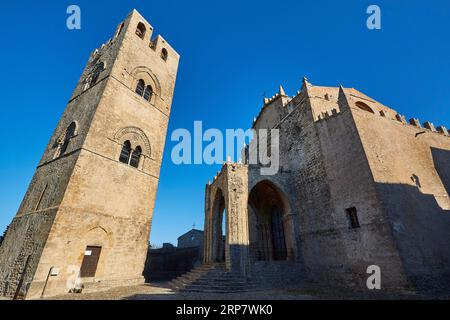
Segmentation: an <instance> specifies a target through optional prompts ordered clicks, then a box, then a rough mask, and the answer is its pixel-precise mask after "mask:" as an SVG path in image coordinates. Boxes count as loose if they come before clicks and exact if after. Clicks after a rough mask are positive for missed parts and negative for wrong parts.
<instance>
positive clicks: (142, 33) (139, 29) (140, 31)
mask: <svg viewBox="0 0 450 320" xmlns="http://www.w3.org/2000/svg"><path fill="white" fill-rule="evenodd" d="M145 32H146V28H145V25H144V24H143V23H142V22H139V24H138V26H137V28H136V35H137V36H138V37H139V38H141V39H144V37H145Z"/></svg>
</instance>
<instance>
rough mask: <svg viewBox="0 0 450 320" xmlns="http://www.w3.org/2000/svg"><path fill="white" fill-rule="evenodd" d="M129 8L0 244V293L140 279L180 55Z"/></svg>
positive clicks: (26, 294)
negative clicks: (128, 12)
mask: <svg viewBox="0 0 450 320" xmlns="http://www.w3.org/2000/svg"><path fill="white" fill-rule="evenodd" d="M152 33H153V28H152V26H151V25H150V24H149V23H148V22H147V21H146V20H145V19H144V18H143V17H142V16H141V15H140V14H139V13H138V12H137V11H133V12H131V13H130V14H129V16H128V17H127V18H126V19H125V20H124V21H123V22H122V23H121V24H120V25H119V26H118V28H117V30H116V32H115V34H114V37H113V38H111V39H110V40H109V41H107V42H106V43H105V44H103V45H102V46H101V47H100V48H98V49H96V50H95V51H94V52H93V53H92V54H91V56H90V58H89V61H88V63H87V66H86V68H85V70H84V71H83V74H82V75H81V78H80V80H79V82H78V84H77V86H76V88H75V91H74V93H73V95H72V97H71V98H70V101H69V103H68V105H67V107H66V109H65V111H64V113H63V115H62V117H61V119H60V121H59V123H58V126H57V127H56V130H55V132H54V133H53V136H52V138H51V140H50V142H49V144H48V145H47V147H46V149H45V152H44V155H43V156H42V159H41V161H40V162H39V164H38V166H37V169H36V172H35V174H34V176H33V179H32V181H31V183H30V186H29V188H28V191H27V193H26V194H25V197H24V199H23V201H22V204H21V206H20V208H19V210H18V212H17V215H16V216H15V218H14V219H13V221H12V223H11V225H10V228H9V231H8V233H7V235H6V238H5V240H4V242H3V245H2V246H1V247H0V295H3V296H7V297H14V296H15V297H22V298H27V299H32V298H39V297H41V296H52V295H56V294H64V293H67V292H69V291H70V290H71V289H73V288H75V287H79V286H80V282H81V283H82V284H83V285H84V286H85V288H90V289H92V290H95V288H96V286H98V285H99V283H101V284H102V286H116V285H123V284H132V283H136V282H142V281H143V277H142V271H143V268H144V263H145V258H146V253H147V245H148V238H149V234H150V227H151V222H152V215H153V207H154V203H155V196H156V191H157V187H158V181H159V173H160V167H161V161H162V157H163V151H164V143H165V138H166V132H167V126H168V121H169V115H170V109H171V104H172V97H173V92H174V86H175V79H176V74H177V68H178V61H179V55H178V54H177V53H176V52H175V50H174V49H172V47H171V46H170V45H169V44H168V43H167V42H166V41H165V40H164V39H163V38H162V37H161V36H159V35H158V36H156V37H152Z"/></svg>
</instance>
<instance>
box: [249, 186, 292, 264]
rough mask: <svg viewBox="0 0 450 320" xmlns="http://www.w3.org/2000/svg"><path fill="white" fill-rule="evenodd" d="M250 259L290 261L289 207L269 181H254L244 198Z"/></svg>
mask: <svg viewBox="0 0 450 320" xmlns="http://www.w3.org/2000/svg"><path fill="white" fill-rule="evenodd" d="M248 214H249V240H250V258H251V260H252V261H274V260H291V259H292V258H294V257H293V255H294V252H295V247H296V246H295V243H294V241H293V237H292V236H290V232H291V230H292V226H290V224H291V223H292V219H289V218H288V217H289V216H290V215H291V206H290V203H289V201H288V199H287V197H286V196H285V194H284V193H283V192H282V191H281V190H280V189H279V188H278V187H277V186H276V185H275V184H274V183H272V182H270V181H268V180H264V181H261V182H258V183H257V184H256V185H255V186H254V187H253V188H252V189H251V191H250V194H249V197H248Z"/></svg>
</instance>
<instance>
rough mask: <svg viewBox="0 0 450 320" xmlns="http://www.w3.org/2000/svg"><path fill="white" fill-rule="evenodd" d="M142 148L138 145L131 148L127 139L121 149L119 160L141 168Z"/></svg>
mask: <svg viewBox="0 0 450 320" xmlns="http://www.w3.org/2000/svg"><path fill="white" fill-rule="evenodd" d="M141 155H142V148H141V147H140V146H137V147H136V148H135V149H134V150H133V149H132V148H131V143H130V141H129V140H127V141H125V142H124V143H123V145H122V150H121V151H120V156H119V161H120V162H122V163H125V164H127V165H130V166H132V167H134V168H139V162H140V160H141Z"/></svg>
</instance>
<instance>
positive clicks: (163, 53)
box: [161, 48, 169, 61]
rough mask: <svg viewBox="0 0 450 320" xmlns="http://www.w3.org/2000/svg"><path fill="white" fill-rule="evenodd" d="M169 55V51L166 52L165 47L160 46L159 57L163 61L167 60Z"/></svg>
mask: <svg viewBox="0 0 450 320" xmlns="http://www.w3.org/2000/svg"><path fill="white" fill-rule="evenodd" d="M168 57H169V53H168V52H167V49H166V48H162V50H161V59H163V60H164V61H167V58H168Z"/></svg>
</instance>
